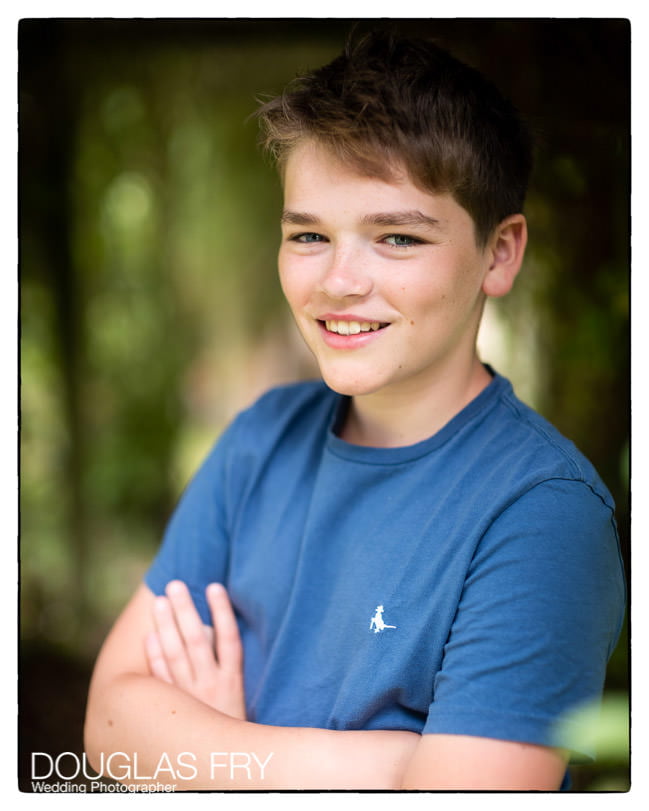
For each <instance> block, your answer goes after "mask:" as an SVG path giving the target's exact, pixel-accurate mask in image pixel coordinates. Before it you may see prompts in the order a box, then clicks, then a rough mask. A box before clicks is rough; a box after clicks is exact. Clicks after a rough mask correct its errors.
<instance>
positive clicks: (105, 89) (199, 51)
mask: <svg viewBox="0 0 649 811" xmlns="http://www.w3.org/2000/svg"><path fill="white" fill-rule="evenodd" d="M353 23H354V21H351V20H344V21H343V20H296V19H291V20H278V19H273V20H147V21H143V20H138V21H136V20H23V21H21V23H20V26H19V184H20V189H19V218H20V219H19V236H20V339H21V355H20V363H21V387H20V408H21V433H20V444H21V448H20V450H21V458H20V533H21V539H20V564H21V580H20V635H21V646H20V677H21V678H20V688H19V692H20V696H19V700H20V718H19V744H20V747H19V748H20V752H19V760H20V775H21V777H20V786H21V788H22V789H23V790H30V781H29V753H30V752H32V751H45V752H50V753H53V754H57V753H59V752H64V751H71V752H76V753H79V754H80V753H81V751H82V742H81V728H82V720H83V713H84V706H85V696H86V691H87V684H88V678H89V674H90V670H91V667H92V663H93V660H94V658H95V656H96V654H97V652H98V649H99V646H100V644H101V641H102V639H103V637H104V636H105V634H106V632H107V630H108V628H109V627H110V623H111V622H112V620H113V619H114V618H115V616H116V615H117V613H118V612H119V610H120V608H121V607H122V606H123V604H124V603H125V601H126V600H127V599H128V597H129V596H130V594H131V593H132V591H133V590H134V588H135V587H136V585H137V583H138V582H139V580H140V578H141V576H142V574H143V572H144V570H145V568H146V566H147V564H148V562H149V561H150V559H151V557H152V556H153V554H154V553H155V550H156V547H157V544H158V542H159V539H160V534H161V531H162V529H163V527H164V525H165V522H166V520H167V518H168V516H169V514H170V511H171V510H172V509H173V505H174V503H175V501H176V499H177V497H178V495H179V493H180V492H181V490H182V488H183V486H184V485H185V483H186V481H187V479H188V477H189V476H190V475H191V473H192V471H193V470H194V469H195V468H196V466H197V465H198V463H199V462H200V460H201V458H202V456H203V455H204V454H205V453H206V451H207V449H208V448H209V446H210V445H211V443H212V442H213V440H214V438H215V437H216V436H217V435H218V433H219V431H220V430H221V429H222V428H223V426H224V424H225V423H226V422H227V420H228V419H229V418H230V417H231V416H232V415H233V413H235V412H236V411H237V410H239V409H240V408H241V407H243V406H245V405H247V404H248V403H249V402H250V401H252V400H253V399H254V397H256V396H257V395H258V394H259V393H260V392H261V391H262V390H263V389H265V388H267V387H268V386H270V385H273V384H275V383H278V382H284V381H287V380H291V379H296V378H298V377H303V376H305V375H311V374H313V373H314V370H313V367H312V365H311V362H310V359H309V358H308V357H307V356H306V353H305V351H304V350H303V349H302V348H301V345H300V342H299V340H298V339H296V336H295V333H294V331H293V328H292V326H291V324H290V319H289V318H288V316H287V310H286V309H285V307H284V304H283V301H282V298H281V293H280V291H279V285H278V284H277V282H276V279H275V253H276V249H277V244H278V233H279V231H278V226H277V223H278V214H279V205H280V194H279V188H278V184H277V180H276V178H275V175H274V172H273V170H272V169H271V168H270V167H269V166H268V165H267V164H266V163H265V161H264V159H263V158H262V157H261V156H260V154H259V153H258V151H257V149H256V145H255V142H256V136H257V133H256V125H255V122H254V121H251V120H249V116H250V115H251V113H252V112H253V111H254V109H255V107H256V97H258V96H259V95H260V94H263V93H268V94H274V93H276V92H279V91H280V90H281V88H282V87H283V85H284V84H285V83H286V82H287V81H288V80H290V79H291V78H293V76H295V75H296V74H297V73H298V72H299V71H300V70H302V69H305V68H310V67H316V66H318V65H320V64H323V63H324V62H326V61H328V60H329V59H331V58H332V57H333V56H334V55H335V54H336V53H337V52H338V51H339V50H340V48H341V46H342V44H343V43H344V40H345V38H346V36H347V34H348V32H349V31H350V29H351V27H352V24H353ZM375 24H379V25H383V26H387V27H391V28H395V29H399V30H401V31H402V32H404V33H414V34H417V35H424V36H431V37H434V38H435V39H436V40H437V41H438V43H439V44H440V45H442V46H443V47H447V48H448V49H449V50H451V51H453V52H454V53H455V54H456V55H457V56H459V57H460V58H462V59H464V60H465V61H467V62H469V63H470V64H472V65H474V66H476V67H477V68H479V69H480V70H482V71H483V72H484V73H486V74H487V75H488V76H489V77H490V78H491V79H492V80H493V81H494V82H495V83H496V84H497V85H499V86H500V87H501V88H502V89H503V90H504V92H505V93H506V94H507V95H509V96H510V97H511V98H512V100H513V101H514V103H515V104H516V105H517V106H518V107H519V109H520V110H521V111H522V112H523V114H524V115H525V117H526V118H527V120H528V121H529V123H530V125H531V127H532V129H533V131H534V134H535V136H536V142H537V149H536V153H537V154H536V168H535V172H534V175H533V178H532V186H531V191H530V196H529V201H528V205H527V210H526V213H527V215H528V220H529V226H530V239H531V244H530V248H529V251H528V255H527V259H526V263H525V269H524V272H523V274H522V275H521V277H520V279H519V281H518V282H517V285H516V288H515V290H514V291H513V293H512V294H511V295H510V296H509V297H507V299H506V300H503V301H499V302H497V303H495V304H494V305H493V306H492V307H490V309H489V311H488V314H487V318H486V323H485V329H484V331H483V335H482V336H481V349H482V353H483V357H484V359H485V360H487V361H489V362H491V363H492V364H493V365H494V366H495V367H496V368H497V369H498V370H499V371H501V372H502V373H504V374H506V375H508V376H509V377H511V379H512V380H513V382H514V385H515V387H516V389H517V391H518V393H519V395H521V396H522V397H523V398H524V399H526V400H527V401H528V402H530V404H531V405H533V406H534V407H535V408H537V410H539V411H540V412H541V413H542V414H543V415H544V416H546V417H547V418H548V419H550V421H552V422H553V423H555V425H557V427H558V428H559V429H560V430H561V431H562V432H563V433H565V434H567V435H568V436H569V437H570V438H571V439H573V440H574V441H575V442H576V444H577V445H578V446H579V447H580V448H581V449H582V450H583V451H584V452H585V453H586V455H587V456H589V458H590V459H591V460H592V461H593V463H594V464H595V466H596V467H597V468H598V470H599V472H600V474H601V475H602V477H603V479H604V480H605V482H606V483H607V485H608V487H609V488H610V490H611V492H612V493H613V496H614V498H615V500H616V503H617V506H618V523H619V529H620V537H621V545H622V551H623V555H624V559H625V563H626V565H627V567H628V560H629V554H628V549H629V462H628V459H629V323H628V322H629V203H630V199H629V193H630V190H629V160H630V158H629V139H630V133H629V115H630V99H629V93H630V76H629V70H630V54H629V48H630V25H629V23H628V22H627V21H625V20H602V19H598V20H584V19H581V20H496V19H488V20H453V19H443V20H429V19H426V20H396V19H390V20H382V21H372V20H360V21H358V25H359V26H360V27H361V28H364V27H370V26H373V25H375ZM627 647H628V646H627V637H626V632H625V634H624V635H623V638H622V640H621V642H620V645H619V646H618V649H617V650H616V652H615V654H614V657H613V659H612V661H611V665H610V668H609V676H608V681H607V693H606V701H605V712H604V714H603V717H602V721H601V723H600V727H599V729H598V735H599V737H600V742H601V746H600V752H601V757H600V759H599V760H598V762H597V763H595V764H593V765H590V766H583V767H576V768H575V769H574V774H573V780H574V785H575V788H576V789H577V790H594V791H595V790H613V791H620V790H625V789H627V788H628V706H627V698H628V682H627V678H628V677H627V673H628V661H627V659H628V657H627Z"/></svg>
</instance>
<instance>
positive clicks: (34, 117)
mask: <svg viewBox="0 0 649 811" xmlns="http://www.w3.org/2000/svg"><path fill="white" fill-rule="evenodd" d="M23 26H24V23H23V24H22V25H21V33H22V32H23V31H24V27H23ZM29 26H30V37H29V39H28V40H27V42H28V43H29V45H28V47H25V46H23V47H21V48H20V74H21V98H20V117H19V126H20V133H21V135H20V154H19V172H20V182H21V199H20V206H19V212H20V242H21V245H23V246H24V249H23V251H22V253H24V252H25V251H29V250H30V248H33V247H34V246H33V245H31V246H30V245H29V241H30V240H34V241H35V243H36V251H37V254H36V255H37V260H38V261H36V262H28V263H25V262H22V261H21V268H20V273H21V278H24V274H26V273H27V274H29V273H34V274H36V275H37V276H38V277H39V281H40V282H41V283H42V284H43V285H44V286H45V287H46V288H47V289H48V291H49V293H50V295H51V298H52V302H53V324H52V326H53V332H54V335H55V339H56V346H54V347H52V351H53V354H54V356H55V357H56V360H57V363H58V366H59V368H60V380H61V384H62V407H63V412H64V421H65V428H66V435H67V442H66V444H65V447H64V452H63V455H62V460H61V467H62V476H61V479H62V481H63V482H65V490H66V492H65V499H64V501H65V512H66V525H67V530H68V531H67V537H68V541H69V561H70V582H69V583H67V584H65V585H66V586H67V587H68V599H69V600H70V601H71V602H72V603H73V604H74V609H75V610H74V615H75V616H76V617H77V618H78V623H77V625H76V628H74V629H72V630H74V631H76V633H77V634H81V633H82V630H83V627H84V625H85V623H86V622H87V621H88V619H89V608H90V602H89V600H88V595H87V585H88V577H87V569H88V547H89V540H90V539H89V538H88V521H87V514H86V509H85V499H84V496H83V470H84V463H85V456H86V432H85V430H84V415H83V407H82V388H83V366H84V344H85V335H84V322H83V314H84V312H85V308H84V302H83V300H82V299H83V293H82V289H81V285H80V284H79V278H78V275H77V273H76V267H75V262H74V259H73V255H72V247H71V246H72V239H71V228H72V223H73V222H74V216H73V211H72V199H73V197H72V189H71V185H72V184H73V182H74V180H73V179H74V169H73V164H74V156H75V150H76V138H75V133H76V113H77V112H78V110H79V106H78V104H77V103H76V99H75V88H76V83H75V81H74V77H73V76H69V75H67V71H66V58H65V57H66V43H65V34H64V32H63V30H62V29H61V28H60V27H53V26H51V25H50V24H48V22H47V21H34V20H31V21H29Z"/></svg>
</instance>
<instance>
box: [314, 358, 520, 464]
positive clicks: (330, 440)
mask: <svg viewBox="0 0 649 811" xmlns="http://www.w3.org/2000/svg"><path fill="white" fill-rule="evenodd" d="M485 366H486V364H485ZM486 368H487V370H488V371H489V373H490V374H491V375H493V377H492V379H491V381H490V382H489V383H488V384H487V385H486V386H485V388H484V389H483V390H482V391H481V392H480V393H479V394H478V395H477V396H476V397H474V398H473V400H471V401H470V402H469V403H467V405H465V406H464V408H463V409H461V411H459V412H458V413H457V414H456V415H455V416H454V417H451V419H450V420H449V421H448V422H447V423H446V424H445V425H444V426H442V428H440V429H439V431H437V432H436V433H434V434H433V435H432V436H430V437H428V438H427V439H423V440H421V441H420V442H416V443H415V444H414V445H400V446H398V447H395V448H381V447H372V446H368V445H354V444H352V443H350V442H346V441H345V440H344V439H341V438H340V437H339V436H337V435H336V433H335V431H336V429H337V427H338V426H339V425H340V424H341V422H342V420H343V418H344V415H345V413H346V411H347V409H348V408H349V403H350V401H351V398H350V397H349V396H346V395H342V394H338V395H336V401H335V407H334V409H333V414H332V417H331V419H330V420H329V426H328V430H327V449H328V450H330V451H331V452H332V453H333V454H335V455H336V456H339V457H342V458H344V459H349V460H351V461H354V462H361V463H366V464H379V465H380V464H385V465H396V464H402V463H403V462H410V461H412V460H414V459H419V458H420V457H422V456H426V455H427V454H429V453H431V451H434V450H436V449H437V448H439V447H441V446H442V445H444V444H445V443H446V442H448V440H449V439H450V438H451V437H452V436H454V435H455V434H456V433H457V432H458V431H459V430H461V429H462V428H463V427H464V426H465V425H466V424H467V423H468V422H470V421H471V420H473V419H474V418H475V417H476V416H477V415H478V414H480V413H481V412H484V411H486V410H487V409H488V408H490V407H491V406H492V405H493V404H494V403H495V401H496V400H497V399H498V398H499V397H500V396H501V395H502V394H503V393H505V391H507V390H511V383H510V382H509V380H507V379H506V378H504V377H502V375H499V374H498V373H497V372H494V370H493V369H492V368H491V367H489V366H486Z"/></svg>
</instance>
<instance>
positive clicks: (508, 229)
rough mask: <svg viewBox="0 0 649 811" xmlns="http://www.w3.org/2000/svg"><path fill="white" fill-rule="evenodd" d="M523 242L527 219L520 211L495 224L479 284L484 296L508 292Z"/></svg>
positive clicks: (521, 253) (523, 249) (520, 256)
mask: <svg viewBox="0 0 649 811" xmlns="http://www.w3.org/2000/svg"><path fill="white" fill-rule="evenodd" d="M526 245H527V222H526V220H525V217H524V216H523V215H522V214H512V215H511V217H506V218H505V219H504V220H503V221H502V222H501V223H500V224H499V225H498V226H496V229H495V230H494V233H493V234H492V235H491V238H490V240H489V244H488V246H487V252H488V254H489V256H490V265H489V269H488V271H487V273H486V275H485V277H484V281H483V283H482V291H483V292H484V293H485V294H486V295H487V296H492V297H494V298H498V297H499V296H504V295H506V294H507V293H509V291H510V290H511V289H512V285H513V284H514V280H515V279H516V276H517V274H518V271H519V270H520V269H521V264H522V263H523V256H524V254H525V246H526Z"/></svg>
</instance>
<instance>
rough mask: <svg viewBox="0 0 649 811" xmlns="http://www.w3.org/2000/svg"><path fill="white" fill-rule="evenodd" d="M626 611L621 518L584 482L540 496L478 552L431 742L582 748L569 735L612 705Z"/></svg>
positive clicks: (546, 489)
mask: <svg viewBox="0 0 649 811" xmlns="http://www.w3.org/2000/svg"><path fill="white" fill-rule="evenodd" d="M624 605H625V586H624V575H623V571H622V565H621V559H620V553H619V545H618V540H617V532H616V529H615V523H614V520H613V515H612V510H611V507H610V506H609V505H608V504H606V503H605V502H604V501H603V500H602V499H601V498H600V496H599V495H597V494H596V493H595V492H593V490H591V488H590V487H589V486H588V485H587V484H585V483H583V482H581V481H572V480H560V479H557V480H551V481H547V482H544V483H542V484H540V485H537V486H536V487H533V488H532V489H531V490H530V491H528V492H527V493H526V494H525V495H524V496H522V497H521V498H519V499H518V500H517V501H516V502H515V503H513V504H512V505H510V506H509V507H508V508H507V509H506V510H504V511H503V512H502V513H501V515H500V516H499V517H498V519H497V520H495V521H494V522H493V524H492V525H491V527H490V529H489V530H488V531H487V532H486V534H485V535H484V536H483V538H482V539H481V542H480V544H479V546H478V548H477V550H476V553H475V556H474V559H473V561H472V565H471V567H470V570H469V573H468V575H467V578H466V581H465V585H464V589H463V592H462V596H461V599H460V603H459V606H458V610H457V614H456V617H455V620H454V623H453V626H452V628H451V632H450V634H449V638H448V641H447V643H446V646H445V649H444V656H443V661H442V667H441V669H440V671H439V672H438V674H437V676H436V678H435V681H434V693H433V701H432V703H431V705H430V709H429V714H428V718H427V721H426V724H425V727H424V730H423V732H424V733H451V734H464V735H476V736H483V737H489V738H497V739H501V740H512V741H520V742H528V743H536V744H541V745H548V746H564V747H566V748H570V746H569V744H568V741H567V739H565V740H564V739H562V738H561V735H560V733H559V732H558V729H560V728H562V729H564V730H566V729H567V730H569V726H570V724H569V721H566V719H567V718H568V717H569V714H570V712H571V711H572V710H574V709H575V708H576V707H578V706H579V705H582V704H585V703H587V702H589V701H592V700H595V701H596V700H598V699H599V698H600V696H601V692H602V688H603V683H604V677H605V672H606V665H607V661H608V658H609V656H610V654H611V653H612V650H613V648H614V645H615V643H616V640H617V637H618V635H619V632H620V627H621V624H622V620H623V616H624ZM559 722H564V723H561V724H560V723H559ZM585 750H588V751H583V752H581V753H580V754H582V755H586V756H587V757H592V755H593V752H592V751H590V749H588V747H585Z"/></svg>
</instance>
